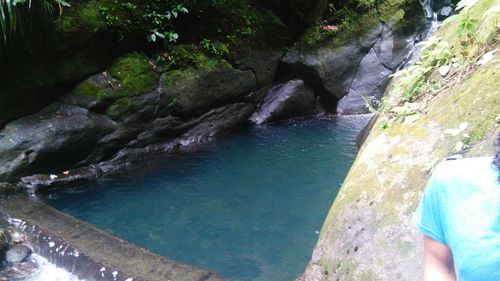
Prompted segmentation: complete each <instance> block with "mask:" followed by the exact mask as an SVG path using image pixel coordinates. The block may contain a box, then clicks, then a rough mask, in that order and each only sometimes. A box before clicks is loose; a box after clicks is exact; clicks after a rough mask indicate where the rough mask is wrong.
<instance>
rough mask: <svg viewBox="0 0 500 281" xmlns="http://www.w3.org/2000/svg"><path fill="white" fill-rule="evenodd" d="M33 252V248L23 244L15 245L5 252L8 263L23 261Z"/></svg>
mask: <svg viewBox="0 0 500 281" xmlns="http://www.w3.org/2000/svg"><path fill="white" fill-rule="evenodd" d="M30 254H31V249H30V248H29V247H28V246H26V245H22V244H18V245H14V246H12V248H10V249H9V250H8V251H7V252H6V253H5V261H6V262H8V263H15V262H22V261H24V260H25V259H26V258H27V257H28V256H29V255H30Z"/></svg>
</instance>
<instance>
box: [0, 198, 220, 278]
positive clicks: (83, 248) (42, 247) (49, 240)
mask: <svg viewBox="0 0 500 281" xmlns="http://www.w3.org/2000/svg"><path fill="white" fill-rule="evenodd" d="M0 214H2V215H4V216H5V215H9V216H10V217H13V218H16V220H15V222H17V224H18V227H20V228H22V229H21V230H24V232H25V234H27V235H28V237H29V238H30V240H31V241H30V242H31V244H32V246H33V248H34V251H35V252H36V253H38V254H40V255H41V256H43V257H45V258H47V259H48V260H49V261H51V262H53V263H55V264H56V265H57V266H59V267H63V268H65V269H66V270H68V271H70V272H72V273H73V274H75V275H77V276H78V277H80V278H85V279H89V280H110V281H111V280H113V281H125V280H134V281H139V280H142V281H165V280H176V281H222V280H227V279H225V278H224V277H222V276H221V275H220V274H218V273H215V272H211V271H206V270H200V269H196V268H193V267H191V266H189V265H185V264H181V263H177V262H174V261H172V260H170V259H168V258H165V257H161V256H158V255H155V254H153V253H151V252H149V251H148V250H146V249H143V248H140V247H137V246H135V245H133V244H131V243H128V242H126V241H124V240H121V239H119V238H117V237H114V236H112V235H110V234H109V233H107V232H104V231H102V230H99V229H97V228H95V227H93V226H92V225H90V224H88V223H85V222H83V221H80V220H78V219H76V218H74V217H71V216H69V215H67V214H64V213H61V212H59V211H57V210H55V209H53V208H52V207H50V206H48V205H46V204H45V203H43V202H41V201H40V200H38V199H30V198H28V197H26V196H16V197H13V198H9V199H8V200H5V199H4V200H0Z"/></svg>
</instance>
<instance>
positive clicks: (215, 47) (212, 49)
mask: <svg viewBox="0 0 500 281" xmlns="http://www.w3.org/2000/svg"><path fill="white" fill-rule="evenodd" d="M200 46H201V47H202V48H203V49H204V50H205V51H206V52H208V53H209V54H212V55H215V56H219V57H222V56H225V55H227V54H228V53H229V49H228V48H227V46H226V45H225V44H224V43H221V42H212V40H210V39H207V38H203V40H201V42H200Z"/></svg>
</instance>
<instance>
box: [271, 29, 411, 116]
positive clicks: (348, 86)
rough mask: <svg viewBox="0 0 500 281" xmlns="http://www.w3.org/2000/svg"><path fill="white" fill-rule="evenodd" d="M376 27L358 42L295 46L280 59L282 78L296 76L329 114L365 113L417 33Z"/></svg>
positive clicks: (403, 60)
mask: <svg viewBox="0 0 500 281" xmlns="http://www.w3.org/2000/svg"><path fill="white" fill-rule="evenodd" d="M395 29H396V27H395V26H392V25H386V24H379V25H378V26H376V27H375V28H373V29H372V30H371V31H370V32H368V33H367V34H366V35H365V36H364V37H362V38H361V39H359V40H358V41H357V42H354V43H351V44H349V45H346V46H342V47H336V48H334V47H333V46H330V45H328V44H327V45H326V46H322V47H320V48H318V49H313V50H301V49H300V46H299V45H296V46H295V47H294V48H293V49H292V50H291V51H290V52H289V53H288V54H287V55H286V56H285V57H284V58H283V60H282V62H281V63H282V64H281V67H282V69H281V71H282V72H283V76H285V77H297V78H300V79H302V80H304V81H305V82H306V83H307V84H308V85H313V90H314V91H315V92H316V93H317V94H318V95H319V96H320V102H321V103H322V105H323V106H324V107H325V108H326V109H327V111H329V112H336V113H339V114H360V113H367V112H368V108H367V106H366V104H367V103H370V101H373V100H378V99H380V97H381V96H382V95H383V93H384V90H385V87H386V86H387V83H388V81H389V75H390V74H392V73H393V71H395V70H396V69H397V68H398V67H399V66H400V65H401V64H402V63H404V62H405V60H406V58H407V56H408V52H409V51H410V50H411V47H412V46H413V44H414V42H415V41H416V40H417V34H415V33H413V34H407V33H402V32H396V31H395Z"/></svg>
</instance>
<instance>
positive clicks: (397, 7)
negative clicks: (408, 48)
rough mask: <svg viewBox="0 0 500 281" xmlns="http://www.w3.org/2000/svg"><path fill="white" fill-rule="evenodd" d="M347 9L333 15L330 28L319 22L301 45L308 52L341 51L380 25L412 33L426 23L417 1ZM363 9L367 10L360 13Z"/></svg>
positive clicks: (389, 1)
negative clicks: (330, 48) (323, 47)
mask: <svg viewBox="0 0 500 281" xmlns="http://www.w3.org/2000/svg"><path fill="white" fill-rule="evenodd" d="M365 2H370V1H365ZM370 3H371V2H370ZM348 5H349V4H346V6H344V7H343V8H342V9H340V10H339V11H336V12H334V15H333V18H334V19H333V21H334V22H333V23H330V25H327V26H325V24H324V22H317V23H316V24H314V25H311V26H310V27H309V28H307V29H306V31H305V32H304V33H303V34H302V35H301V37H300V40H299V43H300V45H301V46H302V47H303V48H309V49H312V48H316V47H318V46H321V45H323V44H328V45H331V46H334V47H340V46H344V45H346V44H349V42H351V41H352V40H355V39H356V38H359V37H361V36H363V34H365V33H366V32H367V31H368V30H370V29H372V28H373V27H374V26H376V25H377V24H379V23H381V22H382V23H384V24H386V25H388V26H390V27H391V28H393V29H395V31H396V32H404V33H412V32H414V31H415V30H416V28H417V27H418V26H419V25H422V24H423V23H424V14H423V10H422V6H421V3H420V1H418V0H384V1H380V2H379V3H377V4H375V3H373V4H366V3H365V4H363V3H358V4H357V5H355V6H348ZM363 5H366V6H363ZM360 7H365V8H364V9H361V10H360ZM339 13H340V14H339ZM337 14H339V15H337ZM326 17H327V18H328V17H329V16H328V15H327V16H326ZM330 17H332V15H331V16H330ZM327 21H328V19H327Z"/></svg>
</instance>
